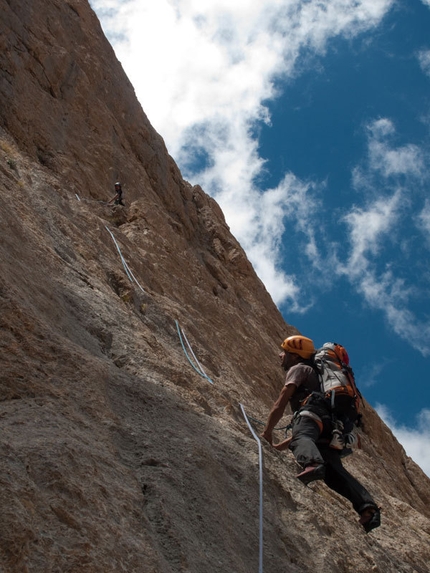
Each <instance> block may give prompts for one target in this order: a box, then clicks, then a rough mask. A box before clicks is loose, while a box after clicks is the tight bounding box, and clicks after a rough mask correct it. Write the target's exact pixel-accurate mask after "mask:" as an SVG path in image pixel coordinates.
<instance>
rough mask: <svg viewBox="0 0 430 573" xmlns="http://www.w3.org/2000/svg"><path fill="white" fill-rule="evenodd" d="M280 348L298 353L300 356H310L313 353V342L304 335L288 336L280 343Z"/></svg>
mask: <svg viewBox="0 0 430 573" xmlns="http://www.w3.org/2000/svg"><path fill="white" fill-rule="evenodd" d="M281 348H283V349H284V350H285V351H286V352H291V353H292V354H298V355H299V356H301V357H302V358H310V357H311V356H312V355H313V354H315V347H314V343H313V342H312V340H311V339H310V338H306V336H300V335H296V336H289V337H288V338H286V339H285V340H284V342H283V343H282V344H281Z"/></svg>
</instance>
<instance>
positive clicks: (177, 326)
mask: <svg viewBox="0 0 430 573" xmlns="http://www.w3.org/2000/svg"><path fill="white" fill-rule="evenodd" d="M175 323H176V329H177V331H178V336H179V340H180V342H181V346H182V350H183V351H184V354H185V356H186V357H187V360H188V362H189V363H190V364H191V366H192V367H193V368H194V370H195V371H196V372H197V374H200V376H203V378H206V380H207V381H208V382H210V383H211V384H213V381H212V380H211V379H210V378H209V376H208V375H207V374H206V373H205V371H204V370H203V368H202V367H201V365H200V363H199V361H198V360H197V358H196V355H195V354H194V352H193V349H192V348H191V345H190V343H189V342H188V340H187V337H186V336H185V333H184V331H183V330H182V328H181V327H180V326H179V322H178V321H177V320H175ZM184 338H185V340H187V345H188V348H189V349H190V352H191V354H192V355H193V357H194V360H195V361H196V363H197V364H198V365H199V368H197V366H196V365H195V364H194V363H193V361H192V360H191V358H190V357H189V356H188V352H187V349H186V348H185V345H184V341H183V339H184Z"/></svg>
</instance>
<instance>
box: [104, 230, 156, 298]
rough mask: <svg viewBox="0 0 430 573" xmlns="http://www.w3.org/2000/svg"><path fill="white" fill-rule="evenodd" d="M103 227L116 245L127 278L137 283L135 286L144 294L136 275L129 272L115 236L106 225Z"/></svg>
mask: <svg viewBox="0 0 430 573" xmlns="http://www.w3.org/2000/svg"><path fill="white" fill-rule="evenodd" d="M105 229H106V230H107V232H108V233H109V234H110V236H111V237H112V240H113V242H114V243H115V246H116V248H117V251H118V253H119V256H120V257H121V261H122V265H123V267H124V270H125V272H126V274H127V276H128V278H129V279H130V281H131V282H133V281H134V282H135V283H136V284H137V286H138V287H139V288H140V290H141V291H142V292H143V293H144V294H146V293H145V291H144V289H143V287H141V286H140V284H139V282H138V280H137V278H136V277H135V276H134V274H133V273H132V272H131V270H130V267H129V266H128V264H127V262H126V260H125V259H124V257H123V256H122V253H121V249H120V248H119V245H118V243H117V241H116V239H115V237H114V236H113V233H112V231H110V229H108V227H106V225H105Z"/></svg>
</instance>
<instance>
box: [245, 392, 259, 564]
mask: <svg viewBox="0 0 430 573" xmlns="http://www.w3.org/2000/svg"><path fill="white" fill-rule="evenodd" d="M239 406H240V408H241V410H242V414H243V417H244V418H245V421H246V423H247V424H248V428H249V429H250V431H251V434H252V436H253V437H254V439H255V440H256V442H257V444H258V466H259V480H260V488H259V490H260V519H259V539H260V541H259V559H258V573H263V451H262V448H261V440H260V438H259V437H258V436H257V434H256V433H255V431H254V428H253V427H252V426H251V423H250V421H249V419H248V416H247V415H246V412H245V408H244V407H243V406H242V404H240V403H239Z"/></svg>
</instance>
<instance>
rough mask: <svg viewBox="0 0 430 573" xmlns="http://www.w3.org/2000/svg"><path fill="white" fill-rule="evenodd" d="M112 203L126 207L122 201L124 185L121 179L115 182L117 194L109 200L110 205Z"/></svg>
mask: <svg viewBox="0 0 430 573" xmlns="http://www.w3.org/2000/svg"><path fill="white" fill-rule="evenodd" d="M112 203H113V204H114V205H122V206H123V207H125V205H124V203H123V202H122V187H121V183H120V182H119V181H117V182H116V183H115V195H114V197H112V199H111V200H110V201H109V202H108V205H112Z"/></svg>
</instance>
